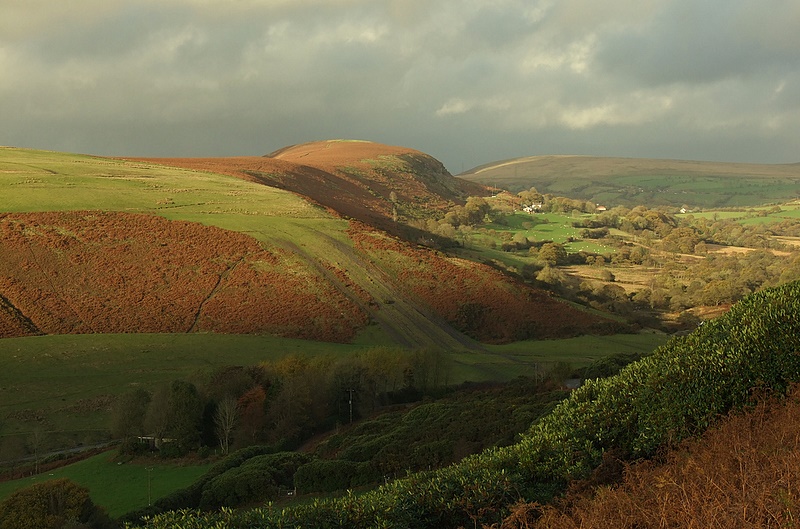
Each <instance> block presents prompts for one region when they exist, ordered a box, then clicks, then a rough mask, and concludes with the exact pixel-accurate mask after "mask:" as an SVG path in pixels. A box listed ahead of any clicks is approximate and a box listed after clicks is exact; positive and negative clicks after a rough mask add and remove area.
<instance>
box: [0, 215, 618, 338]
mask: <svg viewBox="0 0 800 529" xmlns="http://www.w3.org/2000/svg"><path fill="white" fill-rule="evenodd" d="M349 234H350V236H351V238H352V239H353V241H354V247H349V246H347V245H342V246H340V247H336V248H338V249H335V250H333V247H332V251H334V253H335V254H336V255H335V256H334V255H333V254H332V255H329V256H326V257H321V256H315V255H312V254H307V253H305V252H304V251H303V250H302V249H300V248H295V249H293V248H291V247H286V246H281V247H274V248H272V247H270V248H267V249H264V248H263V247H262V246H261V245H260V244H259V243H258V242H257V241H256V240H255V239H253V238H251V237H249V236H247V235H245V234H240V233H234V232H230V231H226V230H222V229H219V228H214V227H208V226H203V225H200V224H195V223H190V222H181V221H169V220H166V219H163V218H161V217H157V216H149V215H141V214H128V213H110V212H88V211H84V212H66V213H26V214H5V215H0V253H2V255H3V260H2V262H0V337H11V336H29V335H34V334H69V333H124V332H163V333H185V332H219V333H269V334H274V335H279V336H286V337H293V338H305V339H314V340H323V341H337V342H346V341H349V340H351V339H352V338H353V337H354V336H355V334H356V333H357V332H358V331H359V330H360V329H363V328H364V326H366V325H367V324H368V323H369V322H370V321H373V322H375V323H377V324H378V325H381V327H382V328H384V330H385V332H387V333H388V334H389V335H390V336H392V337H393V339H395V340H396V341H397V343H401V344H403V343H405V344H407V345H412V346H413V345H417V346H422V345H425V344H437V345H439V346H442V347H464V348H471V347H474V346H475V344H474V343H473V342H471V341H470V340H469V339H467V338H466V337H465V336H464V335H462V334H460V333H458V332H457V331H456V330H455V329H457V330H458V331H461V332H463V333H465V334H467V335H468V336H470V337H472V338H474V339H476V340H479V341H483V342H508V341H512V340H518V339H525V338H553V337H561V336H573V335H577V334H585V333H593V332H594V333H602V332H610V331H613V330H614V328H615V325H614V324H613V323H610V322H608V321H605V320H602V319H600V318H597V317H595V316H591V315H589V314H586V313H584V312H581V311H578V310H576V309H574V308H572V307H571V306H569V305H566V304H564V303H561V302H558V301H556V300H554V299H552V298H551V297H550V296H549V295H548V294H547V293H546V292H544V291H538V290H533V289H531V288H530V287H528V286H526V285H524V284H522V283H518V282H516V281H514V280H513V279H511V278H509V277H507V276H504V275H503V274H501V273H499V272H497V271H496V270H494V269H492V268H490V267H487V266H484V265H480V264H476V263H472V262H469V261H464V260H461V259H454V258H450V257H447V256H445V255H444V254H441V253H439V252H434V251H431V250H428V249H425V248H419V247H417V246H415V245H411V244H409V243H406V242H404V241H402V240H400V239H397V238H394V237H392V236H389V235H387V234H385V233H384V232H380V231H377V230H376V229H374V228H371V227H369V226H367V225H364V224H359V223H354V224H352V225H351V229H350V231H349ZM328 259H331V260H330V261H329V260H328ZM342 263H350V266H349V267H342Z"/></svg>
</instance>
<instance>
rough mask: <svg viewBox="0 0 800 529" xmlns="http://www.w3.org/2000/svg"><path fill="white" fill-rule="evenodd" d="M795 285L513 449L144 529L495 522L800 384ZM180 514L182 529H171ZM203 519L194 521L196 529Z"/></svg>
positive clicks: (560, 413)
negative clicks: (317, 496) (370, 485)
mask: <svg viewBox="0 0 800 529" xmlns="http://www.w3.org/2000/svg"><path fill="white" fill-rule="evenodd" d="M799 312H800V282H794V283H789V284H786V285H783V286H781V287H778V288H774V289H770V290H765V291H762V292H759V293H756V294H753V295H751V296H749V297H747V298H746V299H744V300H743V301H741V302H740V303H739V304H737V305H736V306H734V307H733V308H732V309H731V311H730V312H729V313H728V314H726V315H725V316H722V317H720V318H718V319H717V320H715V321H711V322H708V323H706V324H705V325H703V326H701V327H700V328H699V329H697V330H696V331H695V332H694V333H692V334H690V335H688V336H685V337H680V338H675V339H673V340H671V341H670V342H669V343H667V344H666V345H664V346H663V347H661V348H659V349H658V350H657V351H656V352H655V353H654V354H653V355H652V356H650V357H647V358H645V359H643V360H640V361H639V362H636V363H634V364H631V365H629V366H628V367H626V368H625V369H623V370H622V371H621V372H620V373H619V374H618V375H616V376H613V377H609V378H605V379H600V380H594V381H588V382H587V383H586V384H585V385H584V386H582V387H581V388H579V389H578V390H576V391H574V392H573V393H572V394H571V395H570V397H569V398H568V399H566V400H565V401H563V402H562V403H561V404H560V405H558V406H557V407H556V408H555V409H554V410H553V412H552V413H550V414H549V415H547V416H545V417H544V418H543V419H541V420H540V421H538V422H537V423H535V424H534V425H533V426H532V427H531V428H530V430H529V431H528V432H527V433H526V434H525V435H523V437H522V439H521V440H520V442H518V443H516V444H515V445H512V446H509V447H505V448H496V449H491V450H488V451H485V452H483V453H481V454H479V455H476V456H472V457H469V458H467V459H465V460H463V461H462V462H461V463H458V464H456V465H452V466H450V467H447V468H444V469H441V470H439V471H434V472H425V473H418V474H413V475H410V476H409V477H407V478H404V479H399V480H396V481H394V482H390V483H388V484H386V485H384V486H382V487H380V488H378V489H376V490H374V491H371V492H368V493H365V494H363V495H361V496H356V495H352V494H351V495H347V496H345V497H342V498H336V499H331V500H324V501H322V500H319V501H315V502H312V503H309V504H306V505H303V506H298V507H292V508H286V509H283V510H280V509H277V508H276V507H274V506H267V507H265V508H262V509H257V510H255V511H251V512H244V513H241V514H239V513H236V514H234V513H230V512H224V513H214V514H202V515H200V514H192V513H186V512H182V513H167V514H165V515H163V516H159V517H156V518H154V519H152V520H150V521H148V523H147V525H146V527H148V528H150V529H162V528H167V527H176V526H180V527H217V528H245V527H249V528H256V527H258V528H286V527H317V528H324V527H340V528H345V527H347V528H383V529H387V528H398V529H399V528H407V527H415V528H445V527H459V526H480V524H491V523H496V522H499V521H500V520H501V519H502V517H503V515H504V514H506V513H507V508H508V506H509V505H511V504H512V503H514V502H515V501H517V500H536V501H542V500H547V499H548V497H552V495H554V494H556V493H558V492H559V491H561V490H563V489H564V487H565V486H566V484H567V483H568V482H569V481H570V480H572V479H578V478H585V477H587V476H588V474H589V473H590V472H591V471H592V469H593V468H595V467H596V466H597V465H598V464H599V463H600V461H601V458H602V455H603V453H604V452H605V451H607V450H609V449H611V448H614V449H615V450H617V451H620V452H621V453H624V454H627V455H628V456H629V457H631V458H641V457H648V456H652V455H653V454H654V453H655V452H656V451H657V450H658V449H659V448H661V447H664V446H667V445H670V444H674V443H677V442H678V441H680V440H682V439H684V438H686V437H688V436H691V435H693V434H696V433H699V432H701V431H703V430H705V429H706V428H707V427H708V426H709V425H711V424H712V423H713V422H714V421H715V420H716V419H717V418H718V417H719V416H721V415H723V414H725V413H727V412H728V411H729V410H730V409H732V408H738V407H742V406H746V405H748V403H749V402H750V398H751V396H752V395H753V393H754V390H760V389H761V388H769V389H771V390H772V391H773V392H776V393H780V392H784V391H786V389H787V388H788V386H789V384H790V383H791V382H792V381H797V380H800V354H798V353H799V352H800V319H798V318H797V317H796V315H797V314H798V313H799ZM178 517H188V518H189V519H191V520H192V521H191V522H189V523H191V524H194V523H198V524H200V525H187V524H185V523H184V524H183V525H175V524H176V520H178ZM200 520H202V523H201V522H200Z"/></svg>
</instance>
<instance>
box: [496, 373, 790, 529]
mask: <svg viewBox="0 0 800 529" xmlns="http://www.w3.org/2000/svg"><path fill="white" fill-rule="evenodd" d="M798 526H800V390H799V389H798V388H797V387H796V388H794V389H793V390H792V391H791V392H790V394H789V396H788V397H787V398H784V399H780V400H779V399H762V400H761V401H760V402H759V403H758V404H757V405H756V406H755V407H754V408H753V409H751V410H750V411H749V412H748V413H739V414H734V415H731V416H729V417H728V418H726V419H725V420H724V421H722V423H721V424H720V425H719V426H718V427H716V428H713V429H711V430H709V431H708V432H707V433H706V434H705V435H704V436H702V437H701V438H699V439H696V440H693V441H690V442H687V443H686V444H684V445H682V446H681V447H679V448H677V449H674V450H672V451H670V452H669V453H668V454H667V455H666V457H665V461H664V462H662V463H660V464H657V463H654V462H642V463H638V464H633V465H630V466H628V467H627V469H626V471H625V477H624V481H623V483H622V484H621V485H618V486H602V487H599V488H597V489H596V490H595V491H594V493H593V494H580V495H573V496H572V497H569V498H568V499H567V500H565V502H564V504H563V505H560V506H547V507H541V506H538V505H530V504H521V505H517V506H515V508H514V511H513V514H512V516H510V517H509V518H507V519H506V521H505V522H504V523H503V524H502V526H501V527H502V529H511V528H515V529H527V528H536V529H578V528H580V529H590V528H597V529H616V528H619V529H623V528H624V529H634V528H635V529H650V528H653V529H656V528H658V529H661V528H698V529H701V528H702V529H707V528H716V527H718V528H726V529H734V528H748V529H749V528H753V529H756V528H758V529H761V528H789V527H798Z"/></svg>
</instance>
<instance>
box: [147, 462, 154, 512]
mask: <svg viewBox="0 0 800 529" xmlns="http://www.w3.org/2000/svg"><path fill="white" fill-rule="evenodd" d="M145 470H147V506H148V507H150V497H151V494H150V490H151V487H150V475H151V474H152V473H153V467H146V468H145Z"/></svg>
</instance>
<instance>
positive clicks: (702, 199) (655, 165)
mask: <svg viewBox="0 0 800 529" xmlns="http://www.w3.org/2000/svg"><path fill="white" fill-rule="evenodd" d="M458 176H459V177H460V178H464V179H466V180H470V181H472V182H477V183H480V184H483V185H487V186H493V187H501V188H506V189H509V190H511V191H513V192H518V191H522V190H527V189H529V188H531V187H535V188H537V190H538V191H539V192H541V193H550V194H553V195H557V196H567V197H570V198H575V199H581V200H590V201H594V202H595V203H598V204H603V205H607V206H616V205H624V206H636V205H640V204H648V205H659V204H660V205H665V206H676V207H681V206H684V205H687V206H690V207H692V208H703V207H746V206H755V205H761V204H764V203H769V202H775V203H782V202H787V201H790V200H792V199H795V198H797V196H798V193H800V192H798V186H800V163H794V164H750V163H730V162H706V161H689V160H667V159H647V158H612V157H599V156H579V155H543V156H530V157H523V158H512V159H507V160H502V161H498V162H492V163H488V164H483V165H480V166H478V167H475V168H473V169H470V170H468V171H465V172H464V173H461V174H460V175H458Z"/></svg>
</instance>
